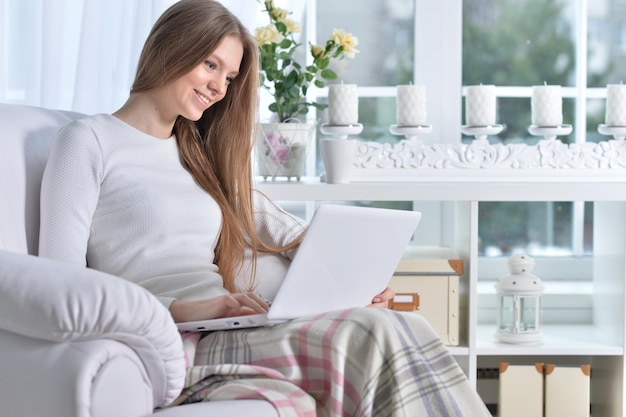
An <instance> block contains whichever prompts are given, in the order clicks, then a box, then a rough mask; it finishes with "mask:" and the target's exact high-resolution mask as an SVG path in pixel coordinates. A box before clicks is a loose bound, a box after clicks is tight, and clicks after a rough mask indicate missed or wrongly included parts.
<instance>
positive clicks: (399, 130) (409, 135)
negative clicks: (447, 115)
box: [389, 125, 433, 140]
mask: <svg viewBox="0 0 626 417" xmlns="http://www.w3.org/2000/svg"><path fill="white" fill-rule="evenodd" d="M432 131H433V126H432V125H420V126H405V125H391V126H389V132H390V133H391V134H392V135H398V136H404V137H405V138H406V139H408V140H416V139H417V138H418V137H419V136H420V135H426V134H428V133H430V132H432Z"/></svg>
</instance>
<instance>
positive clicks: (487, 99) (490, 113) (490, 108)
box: [465, 84, 496, 126]
mask: <svg viewBox="0 0 626 417" xmlns="http://www.w3.org/2000/svg"><path fill="white" fill-rule="evenodd" d="M465 123H466V124H467V125H468V126H493V125H495V124H496V87H495V86H494V85H482V84H481V85H471V86H468V87H466V92H465Z"/></svg>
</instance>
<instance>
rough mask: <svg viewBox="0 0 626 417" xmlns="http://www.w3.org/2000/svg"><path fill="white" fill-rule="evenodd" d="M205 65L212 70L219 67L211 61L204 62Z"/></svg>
mask: <svg viewBox="0 0 626 417" xmlns="http://www.w3.org/2000/svg"><path fill="white" fill-rule="evenodd" d="M204 63H205V64H206V66H207V67H209V68H211V69H215V68H216V67H217V65H215V64H214V63H213V62H211V61H204Z"/></svg>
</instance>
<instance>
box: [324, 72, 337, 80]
mask: <svg viewBox="0 0 626 417" xmlns="http://www.w3.org/2000/svg"><path fill="white" fill-rule="evenodd" d="M322 77H323V78H325V79H327V80H336V79H337V74H336V73H335V71H333V70H331V69H325V70H323V71H322Z"/></svg>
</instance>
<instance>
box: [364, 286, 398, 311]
mask: <svg viewBox="0 0 626 417" xmlns="http://www.w3.org/2000/svg"><path fill="white" fill-rule="evenodd" d="M395 296H396V292H395V291H394V290H392V289H391V288H389V287H387V288H385V291H383V292H381V293H380V294H378V295H377V296H376V297H374V298H373V299H372V304H370V305H369V306H368V307H377V308H387V307H389V300H391V299H392V298H393V297H395Z"/></svg>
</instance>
